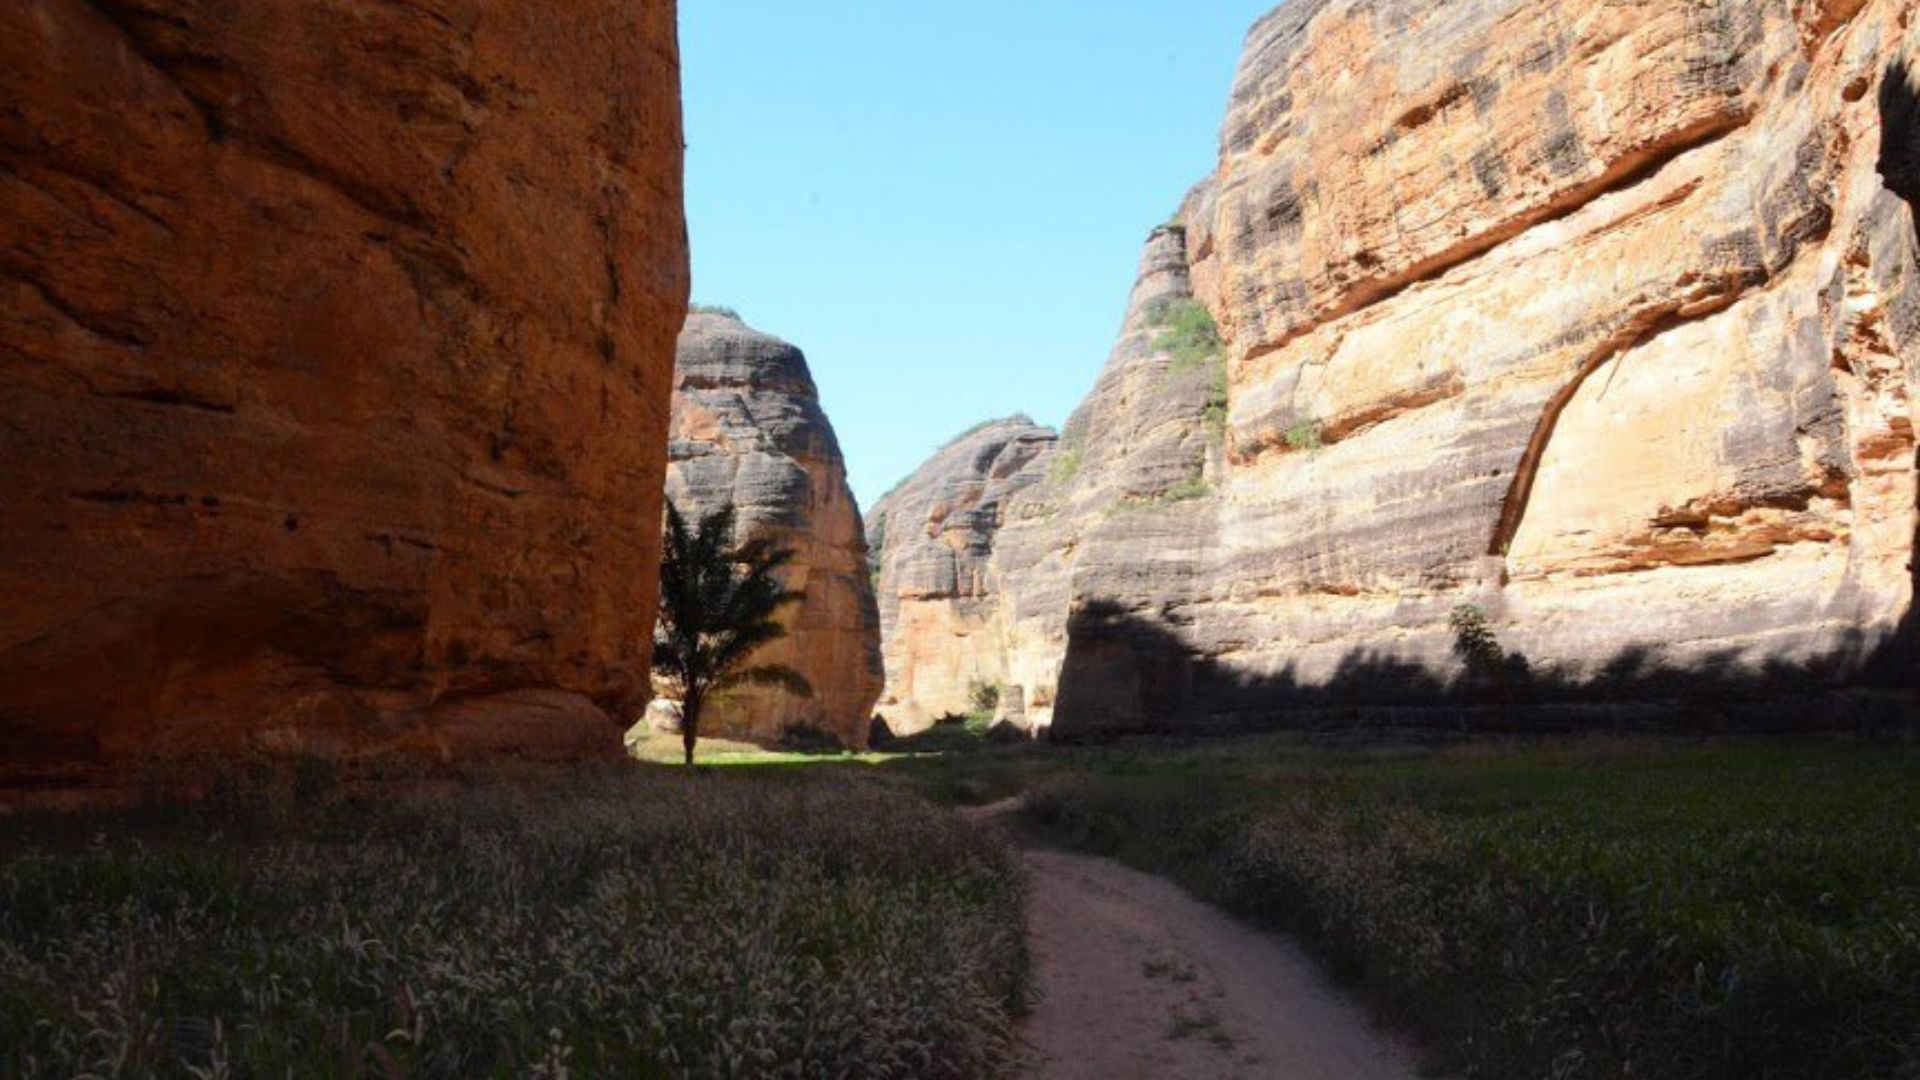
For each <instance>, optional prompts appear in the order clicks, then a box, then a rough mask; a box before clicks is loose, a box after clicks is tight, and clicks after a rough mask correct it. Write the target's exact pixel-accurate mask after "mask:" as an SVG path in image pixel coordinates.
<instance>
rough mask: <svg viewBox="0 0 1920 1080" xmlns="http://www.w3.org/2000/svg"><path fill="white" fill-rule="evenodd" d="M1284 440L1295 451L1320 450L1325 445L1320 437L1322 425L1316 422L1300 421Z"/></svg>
mask: <svg viewBox="0 0 1920 1080" xmlns="http://www.w3.org/2000/svg"><path fill="white" fill-rule="evenodd" d="M1283 438H1285V439H1286V440H1287V446H1288V448H1289V449H1293V450H1318V449H1320V447H1322V446H1324V445H1325V443H1324V442H1323V441H1322V439H1321V437H1320V424H1319V422H1317V421H1314V420H1301V421H1299V422H1298V423H1296V424H1294V425H1293V426H1292V427H1290V428H1288V429H1287V433H1286V435H1285V436H1283Z"/></svg>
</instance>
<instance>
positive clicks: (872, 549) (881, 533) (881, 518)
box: [867, 514, 887, 590]
mask: <svg viewBox="0 0 1920 1080" xmlns="http://www.w3.org/2000/svg"><path fill="white" fill-rule="evenodd" d="M867 533H868V536H867V577H868V578H869V580H871V581H872V582H873V587H874V588H875V589H876V590H877V589H879V588H880V574H881V572H882V571H883V570H884V569H885V567H884V565H883V561H884V557H885V554H886V550H887V516H886V515H885V514H878V515H876V516H875V517H874V519H873V524H872V525H871V526H870V527H869V528H868V529H867Z"/></svg>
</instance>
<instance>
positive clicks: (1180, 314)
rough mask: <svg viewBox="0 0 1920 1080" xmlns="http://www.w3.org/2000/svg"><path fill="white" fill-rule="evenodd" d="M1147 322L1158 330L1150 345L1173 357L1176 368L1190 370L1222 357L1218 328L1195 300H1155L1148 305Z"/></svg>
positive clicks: (1211, 317) (1209, 313) (1203, 306)
mask: <svg viewBox="0 0 1920 1080" xmlns="http://www.w3.org/2000/svg"><path fill="white" fill-rule="evenodd" d="M1147 324H1148V325H1149V326H1151V327H1153V328H1154V329H1155V330H1157V331H1159V332H1158V333H1157V334H1155V335H1154V339H1153V347H1154V348H1155V349H1158V350H1159V351H1161V352H1164V353H1166V354H1167V355H1168V356H1171V357H1172V358H1173V368H1174V370H1175V371H1192V370H1194V369H1197V368H1200V367H1202V366H1205V365H1208V364H1213V363H1216V362H1218V361H1220V360H1221V358H1222V355H1223V350H1222V346H1221V343H1220V328H1219V327H1218V326H1217V325H1216V324H1215V323H1214V321H1213V314H1212V313H1211V312H1209V311H1208V310H1207V309H1206V306H1205V305H1204V304H1201V303H1200V302H1199V301H1197V300H1193V299H1187V298H1182V299H1177V300H1175V299H1163V300H1157V301H1154V303H1153V304H1152V305H1150V306H1149V307H1148V308H1147Z"/></svg>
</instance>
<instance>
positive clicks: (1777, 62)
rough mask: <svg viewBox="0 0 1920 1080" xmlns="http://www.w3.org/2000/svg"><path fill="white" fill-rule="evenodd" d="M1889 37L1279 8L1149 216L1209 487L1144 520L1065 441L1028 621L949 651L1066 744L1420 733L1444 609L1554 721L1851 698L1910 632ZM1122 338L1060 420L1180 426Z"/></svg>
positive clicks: (1850, 6)
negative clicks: (1204, 448)
mask: <svg viewBox="0 0 1920 1080" xmlns="http://www.w3.org/2000/svg"><path fill="white" fill-rule="evenodd" d="M1913 15H1914V8H1913V5H1912V3H1911V2H1910V0H1825V2H1821V0H1711V2H1706V3H1699V4H1685V5H1674V4H1647V3H1633V2H1611V0H1569V2H1567V3H1558V4H1531V3H1525V2H1523V0H1456V2H1448V3H1438V2H1434V0H1295V2H1290V3H1288V4H1286V5H1283V6H1281V7H1279V8H1277V9H1276V10H1275V12H1274V13H1273V14H1272V15H1270V16H1268V17H1267V18H1266V19H1265V20H1263V21H1262V22H1261V23H1260V24H1259V25H1258V26H1256V27H1255V28H1254V30H1253V32H1252V33H1251V35H1250V36H1249V38H1248V43H1247V50H1246V54H1245V58H1244V60H1243V62H1242V65H1241V69H1240V71H1239V74H1238V77H1237V80H1236V85H1235V90H1234V94H1233V100H1232V106H1231V109H1230V112H1229V116H1228V119H1227V123H1226V126H1225V129H1224V132H1223V137H1222V151H1221V154H1222V156H1221V162H1220V166H1219V169H1218V170H1217V172H1216V173H1215V175H1214V176H1213V177H1211V178H1210V179H1209V180H1208V181H1207V182H1206V183H1204V184H1203V185H1201V186H1200V187H1199V188H1198V189H1196V191H1195V192H1194V193H1193V194H1192V196H1190V198H1189V199H1188V200H1187V203H1186V204H1185V206H1184V207H1183V209H1182V212H1181V214H1180V218H1179V221H1180V225H1181V229H1180V230H1179V231H1180V232H1183V233H1184V238H1183V239H1184V243H1183V246H1184V255H1185V258H1184V263H1185V266H1184V270H1185V273H1186V277H1187V278H1188V282H1189V284H1190V286H1191V288H1192V290H1193V293H1194V294H1195V296H1196V297H1197V299H1198V300H1199V301H1200V302H1201V303H1203V304H1204V305H1205V307H1206V308H1207V309H1208V310H1209V311H1210V312H1211V313H1212V315H1213V316H1214V317H1215V318H1216V319H1217V321H1218V324H1219V327H1220V331H1221V336H1222V338H1223V339H1224V356H1225V363H1226V371H1227V379H1226V384H1227V393H1226V404H1225V410H1224V423H1223V424H1221V425H1220V427H1219V429H1218V437H1217V439H1216V442H1217V446H1218V449H1217V451H1215V452H1214V453H1213V455H1212V456H1207V455H1198V456H1201V457H1204V458H1205V461H1206V464H1205V465H1204V467H1203V468H1202V471H1201V479H1202V480H1203V481H1204V483H1202V484H1194V485H1188V486H1185V487H1182V488H1180V489H1179V490H1178V493H1179V494H1180V495H1182V496H1184V497H1183V498H1181V499H1180V500H1179V503H1180V505H1178V506H1177V507H1174V508H1169V507H1166V506H1163V505H1157V502H1158V499H1165V498H1167V497H1168V493H1167V491H1165V490H1163V493H1162V495H1161V496H1159V497H1158V499H1152V500H1150V499H1143V498H1140V497H1139V492H1138V491H1137V490H1136V487H1137V485H1133V484H1132V482H1131V481H1126V480H1121V479H1119V478H1120V477H1124V476H1127V475H1129V474H1130V473H1131V472H1132V471H1133V470H1134V469H1136V468H1137V465H1136V463H1137V462H1138V461H1139V460H1140V458H1139V455H1140V453H1141V445H1142V441H1141V439H1140V438H1139V436H1138V434H1137V431H1138V429H1137V428H1134V427H1130V426H1128V424H1127V423H1126V422H1120V423H1111V422H1110V427H1109V430H1112V431H1115V432H1118V433H1119V436H1118V437H1113V436H1102V435H1100V434H1098V433H1097V432H1096V431H1095V430H1093V429H1092V428H1089V429H1088V430H1087V435H1088V438H1087V441H1086V443H1085V444H1084V445H1083V446H1076V445H1075V444H1074V442H1073V435H1074V431H1073V429H1072V428H1071V426H1070V429H1069V432H1068V437H1067V439H1066V440H1065V444H1064V445H1066V446H1068V447H1069V448H1070V449H1071V451H1072V452H1073V453H1075V454H1076V455H1077V459H1076V460H1077V471H1078V472H1079V473H1082V474H1086V473H1092V474H1093V476H1092V477H1087V476H1084V475H1083V476H1082V477H1080V478H1079V479H1078V480H1077V481H1076V482H1075V484H1072V485H1038V486H1036V487H1035V488H1034V489H1033V490H1032V491H1031V492H1029V493H1028V495H1027V497H1026V498H1027V502H1026V503H1025V504H1016V505H1015V506H1014V507H1012V508H1011V510H1010V512H1009V514H1008V515H1007V517H1008V519H1009V523H1008V525H1007V527H1006V529H1005V530H1004V531H1003V532H1002V533H1001V534H1000V535H999V536H998V537H996V538H995V541H994V546H995V549H996V551H997V552H999V555H997V556H996V559H995V561H994V565H993V567H992V569H991V572H990V574H989V577H990V579H991V580H993V581H994V582H995V586H996V589H995V595H994V598H993V599H994V604H995V607H996V609H997V610H1006V611H1030V612H1031V613H1030V614H1029V615H1027V616H1026V617H1025V618H1024V620H1019V619H1016V621H1015V622H1014V623H1012V624H1010V625H1009V626H1008V627H1007V628H1005V629H1003V630H1002V631H1001V632H1000V633H999V634H998V635H997V636H996V635H975V636H974V638H972V639H971V640H981V641H992V642H994V643H995V645H996V646H998V645H999V643H1000V642H1003V641H1011V642H1013V645H1012V649H1013V651H1012V653H1011V654H1003V655H1002V656H1001V657H999V658H997V659H996V660H994V661H993V663H1000V664H1003V665H1004V666H1006V667H1007V668H1008V669H1009V670H1013V671H1018V672H1020V673H1021V674H1020V676H1019V681H1020V682H1021V683H1022V684H1023V685H1022V686H1021V695H1022V696H1024V697H1025V698H1026V699H1027V700H1029V701H1032V700H1035V699H1046V698H1052V699H1054V700H1055V701H1056V708H1055V715H1054V716H1053V717H1052V720H1053V722H1054V724H1055V728H1056V731H1058V732H1061V733H1090V732H1095V731H1099V730H1108V729H1121V728H1135V727H1160V726H1193V725H1198V724H1204V723H1208V722H1220V723H1261V722H1273V721H1276V720H1279V719H1284V717H1285V715H1286V714H1287V713H1288V711H1289V710H1291V709H1296V708H1302V707H1307V706H1319V705H1328V704H1342V705H1346V704H1352V703H1355V702H1381V703H1415V704H1418V703H1431V702H1432V701H1434V700H1435V699H1436V698H1437V697H1439V696H1441V695H1442V694H1444V693H1445V692H1447V691H1448V690H1449V688H1451V687H1453V686H1455V684H1456V683H1457V679H1456V676H1457V675H1458V668H1457V661H1456V660H1455V658H1454V656H1453V655H1452V652H1451V645H1452V635H1451V633H1450V631H1449V629H1448V617H1449V614H1450V613H1451V612H1452V611H1453V610H1454V609H1455V608H1456V607H1457V606H1459V605H1461V604H1474V605H1477V606H1479V607H1481V608H1482V609H1484V610H1485V611H1486V612H1487V615H1488V618H1489V621H1490V623H1491V625H1492V627H1493V629H1494V630H1495V632H1496V633H1497V634H1498V636H1499V637H1500V639H1501V640H1502V642H1503V643H1504V644H1505V645H1506V647H1507V648H1508V649H1510V650H1512V651H1513V652H1515V653H1517V654H1520V655H1523V656H1524V657H1525V658H1526V659H1527V661H1528V663H1529V665H1530V668H1531V671H1532V673H1533V676H1532V678H1531V679H1529V680H1527V687H1526V688H1525V692H1527V693H1530V694H1539V695H1542V696H1544V697H1551V695H1552V694H1553V693H1554V692H1557V691H1567V692H1569V693H1570V694H1572V695H1575V696H1577V697H1579V698H1581V699H1584V700H1591V699H1592V697H1593V696H1594V691H1595V690H1596V688H1598V689H1604V690H1606V691H1607V692H1608V693H1609V694H1610V695H1616V696H1623V697H1632V696H1635V695H1655V694H1671V693H1672V692H1673V691H1674V688H1675V687H1676V686H1681V685H1692V686H1696V687H1697V686H1700V685H1703V684H1704V685H1708V686H1712V687H1713V688H1715V690H1716V695H1715V697H1716V700H1721V699H1725V698H1727V697H1729V696H1731V695H1735V694H1737V693H1739V692H1742V691H1753V692H1757V694H1758V695H1759V696H1767V695H1770V694H1774V693H1776V692H1777V691H1778V690H1779V689H1780V688H1782V687H1792V688H1794V689H1797V690H1806V689H1817V688H1819V687H1821V686H1826V685H1831V684H1834V683H1837V682H1842V681H1847V680H1849V679H1852V678H1853V677H1855V676H1856V675H1858V674H1859V673H1860V672H1862V671H1865V670H1869V669H1870V668H1871V663H1872V661H1874V660H1875V659H1876V657H1879V656H1881V655H1883V654H1885V653H1886V652H1887V651H1888V648H1889V647H1890V646H1895V645H1898V643H1899V640H1900V635H1901V634H1902V633H1909V634H1910V633H1911V625H1912V624H1911V612H1912V609H1913V595H1914V577H1913V574H1914V571H1913V569H1912V565H1913V559H1914V547H1915V521H1916V519H1915V505H1914V504H1915V487H1916V484H1915V462H1914V425H1913V408H1912V402H1913V400H1914V397H1915V394H1916V392H1917V391H1920V277H1917V275H1920V268H1917V265H1916V243H1915V239H1916V234H1915V230H1914V221H1913V213H1912V210H1911V208H1910V206H1909V205H1908V203H1907V202H1906V201H1905V199H1906V198H1907V197H1908V194H1909V193H1906V192H1904V191H1903V188H1902V186H1901V185H1902V184H1903V183H1906V182H1907V180H1904V179H1902V178H1903V177H1905V178H1910V177H1911V175H1912V166H1911V162H1912V154H1911V151H1910V150H1905V149H1902V148H1901V145H1902V143H1903V140H1902V138H1901V137H1900V136H1899V135H1898V134H1897V132H1898V130H1899V129H1900V127H1901V125H1910V124H1911V120H1910V117H1911V115H1912V114H1913V109H1912V107H1911V102H1912V100H1913V95H1912V92H1911V88H1912V86H1913V81H1912V77H1911V74H1910V72H1911V70H1912V64H1913V62H1914V60H1915V58H1916V40H1915V34H1916V31H1915V29H1914V28H1913V27H1912V25H1911V24H1912V22H1913ZM1903 117H1906V118H1908V119H1903ZM1889 146H1891V147H1893V149H1892V150H1891V151H1890V150H1888V147H1889ZM1883 171H1884V178H1883ZM1167 236H1168V234H1162V236H1161V239H1160V240H1159V241H1157V242H1158V243H1160V244H1163V245H1170V243H1171V241H1169V240H1168V239H1167ZM1165 261H1166V262H1167V264H1169V265H1172V264H1173V263H1175V262H1177V261H1178V260H1175V259H1172V258H1167V259H1166V260H1165ZM1155 264H1156V258H1155V257H1154V256H1152V255H1150V257H1149V274H1148V278H1149V279H1151V278H1152V277H1153V273H1152V267H1153V266H1154V265H1155ZM1137 319H1138V314H1137V313H1136V314H1135V315H1133V316H1130V317H1129V324H1128V330H1127V333H1128V334H1129V335H1132V334H1133V333H1134V332H1135V327H1136V325H1137ZM1163 343H1164V340H1163V338H1161V337H1156V338H1154V339H1152V340H1151V341H1149V342H1148V345H1147V351H1148V352H1154V351H1160V352H1165V351H1167V350H1166V349H1164V348H1161V346H1162V344H1163ZM1139 347H1140V346H1139V345H1138V344H1136V345H1135V346H1134V348H1135V349H1138V348H1139ZM1127 352H1128V346H1127V345H1126V344H1125V343H1124V342H1123V346H1122V350H1121V352H1120V353H1118V354H1116V359H1115V361H1114V362H1113V363H1110V365H1109V368H1108V371H1107V373H1106V374H1105V375H1103V376H1102V388H1101V389H1096V391H1095V393H1094V395H1093V397H1092V398H1090V399H1089V409H1097V408H1098V407H1099V406H1100V403H1101V402H1102V400H1103V399H1108V400H1111V401H1112V402H1113V404H1112V406H1111V407H1110V409H1109V412H1110V413H1112V414H1114V415H1117V416H1123V417H1128V418H1137V420H1138V422H1142V423H1146V422H1150V420H1151V418H1153V417H1157V416H1160V415H1162V413H1161V410H1168V409H1170V410H1171V412H1172V413H1174V414H1178V413H1179V412H1180V409H1179V408H1178V407H1176V406H1170V405H1168V404H1167V403H1165V402H1163V401H1161V400H1159V399H1158V398H1157V397H1156V396H1155V395H1152V394H1141V393H1131V394H1129V393H1119V394H1110V393H1107V392H1106V391H1105V387H1107V386H1108V384H1109V383H1110V382H1111V380H1112V379H1113V378H1114V377H1115V373H1116V366H1118V368H1119V369H1120V370H1125V367H1126V364H1127V363H1128V361H1127V359H1126V354H1127ZM1133 362H1135V363H1141V364H1149V365H1150V364H1156V363H1159V364H1165V363H1168V362H1170V361H1169V359H1168V358H1166V357H1162V358H1160V359H1158V360H1155V359H1152V358H1147V359H1137V358H1136V359H1135V360H1134V361H1133ZM1195 405H1196V401H1194V400H1189V401H1188V402H1187V403H1186V406H1187V411H1186V413H1185V417H1186V424H1187V427H1186V428H1185V429H1182V428H1180V427H1179V426H1178V424H1177V423H1173V422H1172V421H1171V420H1169V421H1168V423H1169V424H1171V426H1170V427H1169V430H1189V431H1190V430H1193V429H1194V428H1196V427H1198V428H1205V427H1206V423H1205V417H1206V414H1207V410H1208V409H1210V408H1211V407H1212V405H1213V403H1212V402H1208V403H1207V404H1204V405H1199V406H1198V408H1195ZM1086 411H1087V410H1083V413H1085V412H1086ZM1216 415H1218V414H1216ZM1052 471H1054V472H1055V473H1056V474H1057V473H1058V472H1059V471H1061V470H1058V469H1053V470H1052ZM1065 471H1068V472H1073V471H1075V470H1065ZM1076 489H1077V491H1078V492H1079V493H1080V494H1079V495H1076ZM1076 498H1085V499H1086V500H1087V501H1088V503H1089V505H1092V504H1097V503H1104V504H1106V505H1107V508H1108V509H1107V511H1106V514H1107V516H1106V517H1105V518H1104V519H1100V520H1096V519H1095V518H1094V517H1093V516H1091V515H1090V514H1089V513H1088V512H1087V511H1086V509H1084V508H1077V507H1076V505H1075V503H1076ZM1145 502H1155V503H1156V505H1149V506H1145V507H1141V506H1138V505H1137V504H1140V503H1145ZM1142 509H1144V510H1145V511H1146V512H1145V513H1139V512H1138V511H1139V510H1142ZM1130 510H1132V511H1135V512H1133V513H1129V511H1130ZM1029 598H1032V603H1031V604H1029ZM1903 623H1904V625H1905V626H1906V627H1907V629H1906V630H1903V629H1902V627H1903ZM1022 625H1024V626H1025V627H1027V628H1029V631H1030V632H1027V633H1017V632H1016V631H1015V629H1014V628H1016V627H1019V626H1022ZM908 677H911V673H908ZM1895 677H1900V676H1895ZM1905 677H1911V676H1910V675H1909V676H1905ZM1515 692H1516V693H1518V692H1520V691H1515Z"/></svg>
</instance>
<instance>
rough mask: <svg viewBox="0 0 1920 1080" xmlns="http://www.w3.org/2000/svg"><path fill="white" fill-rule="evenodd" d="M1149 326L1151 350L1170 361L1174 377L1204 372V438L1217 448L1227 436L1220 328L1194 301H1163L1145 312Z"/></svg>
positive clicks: (1223, 365)
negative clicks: (1151, 337)
mask: <svg viewBox="0 0 1920 1080" xmlns="http://www.w3.org/2000/svg"><path fill="white" fill-rule="evenodd" d="M1147 322H1148V325H1150V326H1152V327H1154V328H1155V329H1157V330H1158V331H1159V333H1158V334H1157V335H1155V337H1154V339H1153V347H1154V348H1155V349H1157V350H1159V351H1161V352H1163V353H1166V354H1167V355H1168V356H1170V357H1172V358H1173V365H1172V370H1173V372H1174V373H1175V374H1183V373H1186V372H1192V371H1204V372H1205V373H1206V377H1207V401H1206V406H1205V409H1204V412H1203V414H1202V415H1203V418H1204V421H1205V423H1206V429H1207V435H1208V437H1209V438H1211V439H1212V440H1213V441H1214V442H1215V443H1216V444H1218V443H1220V442H1222V441H1224V440H1225V438H1226V434H1227V357H1226V350H1225V347H1224V346H1223V345H1222V343H1221V341H1220V328H1219V326H1218V325H1216V324H1215V323H1214V321H1213V315H1212V313H1210V312H1209V311H1207V309H1206V307H1205V306H1204V305H1203V304H1201V303H1200V302H1199V301H1197V300H1192V299H1178V300H1174V299H1164V300H1158V301H1155V302H1154V303H1153V304H1152V305H1151V306H1150V307H1149V308H1148V309H1147Z"/></svg>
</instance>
